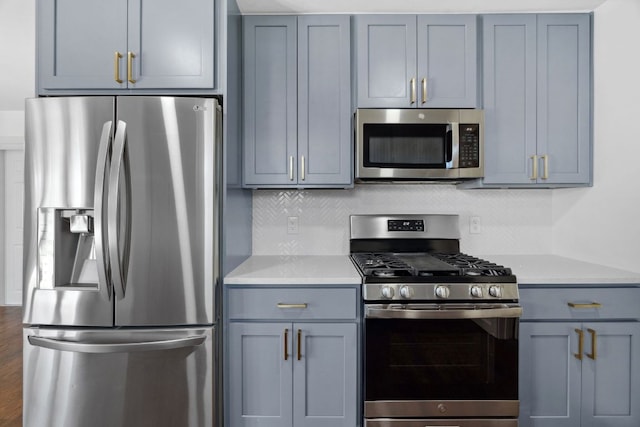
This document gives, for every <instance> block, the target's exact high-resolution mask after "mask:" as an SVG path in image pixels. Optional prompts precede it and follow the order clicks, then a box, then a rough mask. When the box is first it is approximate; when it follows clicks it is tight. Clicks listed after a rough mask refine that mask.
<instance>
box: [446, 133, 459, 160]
mask: <svg viewBox="0 0 640 427" xmlns="http://www.w3.org/2000/svg"><path fill="white" fill-rule="evenodd" d="M447 129H448V130H447V138H449V136H450V139H449V140H448V141H447V143H448V145H449V147H450V148H448V151H447V156H448V157H447V169H458V167H459V162H458V158H459V157H460V156H459V151H460V124H459V123H455V122H452V123H449V124H448V125H447Z"/></svg>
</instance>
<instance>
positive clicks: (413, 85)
mask: <svg viewBox="0 0 640 427" xmlns="http://www.w3.org/2000/svg"><path fill="white" fill-rule="evenodd" d="M415 103H416V78H415V77H412V78H411V104H415Z"/></svg>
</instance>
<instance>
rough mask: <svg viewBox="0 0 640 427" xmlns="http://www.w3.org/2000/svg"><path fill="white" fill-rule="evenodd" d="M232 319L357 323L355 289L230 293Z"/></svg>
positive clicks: (289, 289)
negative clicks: (340, 320)
mask: <svg viewBox="0 0 640 427" xmlns="http://www.w3.org/2000/svg"><path fill="white" fill-rule="evenodd" d="M228 292H229V294H228V295H229V300H228V303H229V304H228V307H227V308H228V313H229V318H230V319H275V320H298V319H355V318H356V314H357V300H356V297H357V295H356V289H355V288H352V289H346V288H271V289H256V288H240V289H229V291H228Z"/></svg>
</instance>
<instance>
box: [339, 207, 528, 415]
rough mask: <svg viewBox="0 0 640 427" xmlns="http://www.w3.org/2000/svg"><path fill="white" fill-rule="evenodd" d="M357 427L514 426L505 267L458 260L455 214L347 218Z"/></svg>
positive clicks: (514, 333)
mask: <svg viewBox="0 0 640 427" xmlns="http://www.w3.org/2000/svg"><path fill="white" fill-rule="evenodd" d="M350 253H351V259H352V261H353V263H354V264H355V265H356V267H357V268H358V270H359V272H360V274H361V276H362V278H363V291H362V294H363V299H364V315H365V319H364V352H363V354H364V375H363V377H364V426H365V427H417V426H420V427H423V426H459V427H471V426H473V427H516V426H517V425H518V420H517V417H518V413H519V401H518V326H519V318H520V315H521V313H522V308H521V307H520V305H519V302H518V284H517V280H516V277H515V276H514V275H513V274H512V272H511V270H510V269H509V268H506V267H503V266H500V265H496V264H494V263H491V262H489V261H485V260H482V259H479V258H476V257H473V256H469V255H466V254H463V253H461V252H460V234H459V218H458V216H457V215H353V216H351V238H350Z"/></svg>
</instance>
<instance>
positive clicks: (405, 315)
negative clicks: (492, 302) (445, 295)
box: [365, 304, 522, 319]
mask: <svg viewBox="0 0 640 427" xmlns="http://www.w3.org/2000/svg"><path fill="white" fill-rule="evenodd" d="M521 316H522V307H520V306H502V307H495V308H482V309H478V308H457V309H446V308H445V309H442V308H434V307H433V306H430V307H424V306H420V305H410V304H408V305H386V306H382V305H370V306H367V307H366V308H365V318H368V319H488V318H514V317H521Z"/></svg>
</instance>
